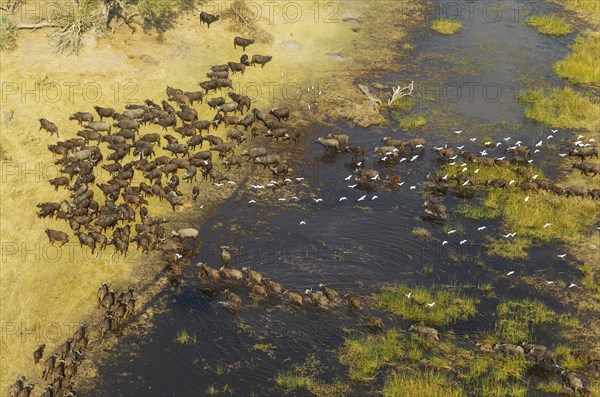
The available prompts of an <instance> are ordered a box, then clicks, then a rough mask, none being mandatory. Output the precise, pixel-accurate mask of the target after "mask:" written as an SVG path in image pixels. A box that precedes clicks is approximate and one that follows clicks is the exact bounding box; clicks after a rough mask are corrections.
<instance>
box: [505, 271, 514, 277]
mask: <svg viewBox="0 0 600 397" xmlns="http://www.w3.org/2000/svg"><path fill="white" fill-rule="evenodd" d="M513 274H515V271H514V270H511V271H510V272H508V273H506V275H507V276H512V275H513Z"/></svg>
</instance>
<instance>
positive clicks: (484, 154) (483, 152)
mask: <svg viewBox="0 0 600 397" xmlns="http://www.w3.org/2000/svg"><path fill="white" fill-rule="evenodd" d="M479 153H481V155H482V156H487V154H488V152H487V150H482V151H481V152H479Z"/></svg>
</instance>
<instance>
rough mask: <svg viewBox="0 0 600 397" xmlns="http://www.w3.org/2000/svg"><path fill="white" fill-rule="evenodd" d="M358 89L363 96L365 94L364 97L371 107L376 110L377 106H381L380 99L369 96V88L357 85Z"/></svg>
mask: <svg viewBox="0 0 600 397" xmlns="http://www.w3.org/2000/svg"><path fill="white" fill-rule="evenodd" d="M358 88H360V90H361V91H362V92H363V94H365V96H366V97H367V99H368V100H369V101H370V102H371V105H372V106H373V107H374V108H378V107H379V106H381V104H382V102H381V99H379V98H377V97H376V96H375V95H373V94H371V92H369V87H367V86H364V85H362V84H359V85H358Z"/></svg>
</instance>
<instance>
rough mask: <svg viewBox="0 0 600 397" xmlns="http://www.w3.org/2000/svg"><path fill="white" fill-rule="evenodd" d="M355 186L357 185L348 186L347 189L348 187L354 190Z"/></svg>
mask: <svg viewBox="0 0 600 397" xmlns="http://www.w3.org/2000/svg"><path fill="white" fill-rule="evenodd" d="M357 186H358V183H355V184H354V185H348V187H349V188H352V189H354V188H355V187H357Z"/></svg>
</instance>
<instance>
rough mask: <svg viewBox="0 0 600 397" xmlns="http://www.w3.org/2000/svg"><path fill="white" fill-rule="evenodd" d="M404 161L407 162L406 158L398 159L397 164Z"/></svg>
mask: <svg viewBox="0 0 600 397" xmlns="http://www.w3.org/2000/svg"><path fill="white" fill-rule="evenodd" d="M406 160H407V159H406V157H402V158H401V159H400V161H399V163H401V162H403V161H406Z"/></svg>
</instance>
